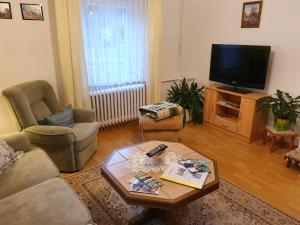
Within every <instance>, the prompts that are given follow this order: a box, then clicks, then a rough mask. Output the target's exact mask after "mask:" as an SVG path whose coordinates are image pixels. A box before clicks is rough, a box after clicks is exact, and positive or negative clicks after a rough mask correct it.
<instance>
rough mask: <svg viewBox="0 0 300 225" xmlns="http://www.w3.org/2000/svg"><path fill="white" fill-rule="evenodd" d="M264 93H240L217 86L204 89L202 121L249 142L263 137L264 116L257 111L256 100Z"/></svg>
mask: <svg viewBox="0 0 300 225" xmlns="http://www.w3.org/2000/svg"><path fill="white" fill-rule="evenodd" d="M264 96H266V95H265V94H264V93H259V92H251V93H248V94H241V93H237V92H233V91H228V90H223V89H220V88H218V86H207V87H206V89H205V102H204V122H207V123H210V124H213V125H216V126H218V127H222V128H224V129H226V130H228V131H231V132H233V133H236V134H239V135H241V136H243V137H245V138H246V139H247V140H248V141H249V143H250V142H252V141H255V140H258V139H260V138H262V137H263V131H264V126H265V123H266V117H265V116H264V115H263V114H262V113H261V112H257V104H256V101H257V100H258V99H260V98H262V97H264Z"/></svg>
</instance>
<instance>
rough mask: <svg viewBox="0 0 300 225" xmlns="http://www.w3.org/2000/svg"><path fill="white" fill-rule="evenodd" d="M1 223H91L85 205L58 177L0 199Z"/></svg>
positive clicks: (39, 224) (16, 224)
mask: <svg viewBox="0 0 300 225" xmlns="http://www.w3.org/2000/svg"><path fill="white" fill-rule="evenodd" d="M0 218H1V223H2V224H13V225H41V224H43V225H66V224H67V225H83V224H87V223H88V222H91V221H90V220H91V216H90V214H89V211H88V210H87V208H86V207H85V205H84V204H83V203H82V202H81V201H80V200H79V198H78V197H77V195H76V194H75V192H74V191H73V190H72V189H71V188H70V186H69V185H68V184H67V183H66V182H65V181H63V180H61V179H59V178H54V179H50V180H47V181H44V182H42V183H40V184H38V185H35V186H33V187H31V188H29V189H26V190H23V191H21V192H18V193H16V194H14V195H12V196H9V197H7V198H4V199H2V200H0Z"/></svg>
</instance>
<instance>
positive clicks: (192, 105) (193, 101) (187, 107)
mask: <svg viewBox="0 0 300 225" xmlns="http://www.w3.org/2000/svg"><path fill="white" fill-rule="evenodd" d="M203 88H204V86H202V87H200V88H199V87H198V84H197V83H195V82H194V81H193V82H192V83H191V85H189V84H188V83H187V82H186V79H185V78H183V80H182V81H181V82H180V83H179V84H177V83H176V82H174V83H173V85H172V86H171V88H170V90H168V97H167V101H169V102H174V103H177V104H179V105H180V106H181V107H182V108H183V126H184V125H185V123H186V111H189V113H190V116H191V120H192V122H193V123H194V124H199V123H201V122H202V115H201V114H202V112H203V101H204V97H203Z"/></svg>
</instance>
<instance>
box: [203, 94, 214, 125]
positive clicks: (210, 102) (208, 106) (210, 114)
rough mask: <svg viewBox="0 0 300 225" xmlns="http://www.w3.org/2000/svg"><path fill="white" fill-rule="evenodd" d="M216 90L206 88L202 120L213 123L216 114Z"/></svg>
mask: <svg viewBox="0 0 300 225" xmlns="http://www.w3.org/2000/svg"><path fill="white" fill-rule="evenodd" d="M216 101H217V92H216V91H214V90H210V89H206V91H205V101H204V121H205V122H209V123H214V120H215V114H216Z"/></svg>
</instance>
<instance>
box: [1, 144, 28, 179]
mask: <svg viewBox="0 0 300 225" xmlns="http://www.w3.org/2000/svg"><path fill="white" fill-rule="evenodd" d="M23 155H24V152H23V151H17V152H16V151H15V150H14V149H13V148H12V147H10V146H9V145H8V144H7V143H6V141H4V140H0V174H1V173H3V172H4V171H5V170H6V169H7V168H8V167H9V166H10V165H11V164H13V163H14V162H15V161H16V160H17V159H18V158H20V157H22V156H23Z"/></svg>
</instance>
